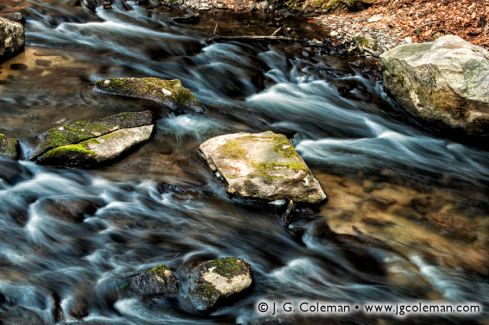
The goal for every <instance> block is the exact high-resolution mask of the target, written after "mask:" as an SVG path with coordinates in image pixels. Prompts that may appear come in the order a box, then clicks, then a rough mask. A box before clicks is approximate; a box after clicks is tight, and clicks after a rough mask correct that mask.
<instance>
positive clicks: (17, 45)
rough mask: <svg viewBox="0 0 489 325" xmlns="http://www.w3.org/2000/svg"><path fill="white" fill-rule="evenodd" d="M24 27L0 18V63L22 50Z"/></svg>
mask: <svg viewBox="0 0 489 325" xmlns="http://www.w3.org/2000/svg"><path fill="white" fill-rule="evenodd" d="M24 44H25V36H24V26H22V24H21V23H18V22H14V21H11V20H8V19H4V18H1V17H0V62H2V61H5V60H7V59H9V58H11V57H12V56H14V55H16V54H18V53H19V52H21V51H23V50H24Z"/></svg>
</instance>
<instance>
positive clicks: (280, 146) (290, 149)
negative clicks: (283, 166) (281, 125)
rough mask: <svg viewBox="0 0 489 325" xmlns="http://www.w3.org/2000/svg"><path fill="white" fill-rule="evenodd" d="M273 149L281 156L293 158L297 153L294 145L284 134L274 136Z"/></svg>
mask: <svg viewBox="0 0 489 325" xmlns="http://www.w3.org/2000/svg"><path fill="white" fill-rule="evenodd" d="M273 151H275V152H276V153H277V154H279V155H280V157H282V158H294V157H297V156H298V153H297V151H295V148H294V146H293V145H292V144H291V143H290V141H289V140H288V139H287V138H286V137H285V136H281V137H276V138H275V144H274V146H273Z"/></svg>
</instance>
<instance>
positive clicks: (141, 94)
mask: <svg viewBox="0 0 489 325" xmlns="http://www.w3.org/2000/svg"><path fill="white" fill-rule="evenodd" d="M95 88H96V89H97V90H99V91H101V92H104V93H107V94H112V95H119V96H127V97H136V98H143V99H148V100H152V101H155V102H158V103H161V104H163V105H165V106H167V107H169V108H170V109H173V110H190V111H201V110H202V104H201V103H200V102H199V100H198V99H197V98H196V97H195V96H194V95H193V94H192V92H191V91H190V90H189V89H187V88H185V87H184V86H183V85H182V82H181V81H180V80H177V79H174V80H163V79H158V78H114V79H107V80H100V81H97V82H96V84H95Z"/></svg>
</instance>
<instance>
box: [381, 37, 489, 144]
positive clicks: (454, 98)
mask: <svg viewBox="0 0 489 325" xmlns="http://www.w3.org/2000/svg"><path fill="white" fill-rule="evenodd" d="M381 63H382V66H383V69H384V70H383V74H384V84H385V87H386V88H387V89H388V90H389V91H390V92H391V93H392V95H394V97H395V98H396V99H397V101H398V102H399V104H400V105H401V106H402V107H403V108H405V109H406V110H408V111H410V112H411V113H413V114H415V115H418V116H420V117H421V118H423V119H426V120H429V121H436V122H440V123H442V124H444V125H446V126H449V127H453V128H462V129H464V130H465V131H466V132H467V133H469V134H473V135H487V130H489V88H488V87H487V85H488V84H489V52H488V51H487V50H485V49H483V48H482V47H478V46H475V45H473V44H471V43H469V42H466V41H464V40H463V39H461V38H460V37H458V36H443V37H440V38H438V39H437V40H436V41H435V42H430V43H420V44H409V45H401V46H398V47H396V48H394V49H392V50H390V51H388V52H385V53H384V54H382V56H381Z"/></svg>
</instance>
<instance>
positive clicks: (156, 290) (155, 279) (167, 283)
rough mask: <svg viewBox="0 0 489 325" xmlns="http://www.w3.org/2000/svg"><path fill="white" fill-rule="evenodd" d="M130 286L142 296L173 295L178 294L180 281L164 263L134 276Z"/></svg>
mask: <svg viewBox="0 0 489 325" xmlns="http://www.w3.org/2000/svg"><path fill="white" fill-rule="evenodd" d="M130 287H131V289H132V290H134V291H135V292H136V293H138V294H139V295H140V296H142V297H173V296H176V295H177V294H178V290H179V289H180V282H179V281H178V279H177V278H176V277H175V275H174V274H173V273H172V271H171V270H170V269H169V268H168V267H167V266H166V265H164V264H160V265H157V266H155V267H152V268H151V269H149V270H146V271H144V272H141V273H139V274H138V275H136V276H134V277H133V278H132V279H131V284H130Z"/></svg>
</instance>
